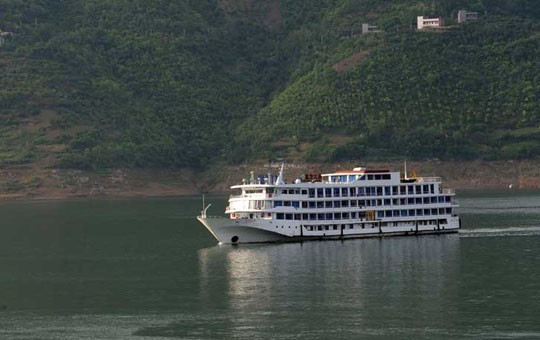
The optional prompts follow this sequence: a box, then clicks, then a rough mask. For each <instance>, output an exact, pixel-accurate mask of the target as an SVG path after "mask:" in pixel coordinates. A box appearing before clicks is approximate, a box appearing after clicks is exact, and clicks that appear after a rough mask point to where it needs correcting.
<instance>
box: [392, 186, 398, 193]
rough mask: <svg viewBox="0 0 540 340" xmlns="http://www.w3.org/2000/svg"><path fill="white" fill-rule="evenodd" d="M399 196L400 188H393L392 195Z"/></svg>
mask: <svg viewBox="0 0 540 340" xmlns="http://www.w3.org/2000/svg"><path fill="white" fill-rule="evenodd" d="M397 194H398V187H397V186H394V187H392V195H397Z"/></svg>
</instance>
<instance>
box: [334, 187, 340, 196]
mask: <svg viewBox="0 0 540 340" xmlns="http://www.w3.org/2000/svg"><path fill="white" fill-rule="evenodd" d="M334 197H339V188H334Z"/></svg>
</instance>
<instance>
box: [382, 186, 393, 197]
mask: <svg viewBox="0 0 540 340" xmlns="http://www.w3.org/2000/svg"><path fill="white" fill-rule="evenodd" d="M391 193H392V188H391V187H384V194H385V195H386V196H390V194H391Z"/></svg>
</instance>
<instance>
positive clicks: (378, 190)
mask: <svg viewBox="0 0 540 340" xmlns="http://www.w3.org/2000/svg"><path fill="white" fill-rule="evenodd" d="M382 193H383V188H382V187H377V196H382Z"/></svg>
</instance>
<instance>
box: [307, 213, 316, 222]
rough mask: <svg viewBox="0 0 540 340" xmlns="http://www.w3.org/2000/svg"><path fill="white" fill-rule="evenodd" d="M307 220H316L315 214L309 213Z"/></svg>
mask: <svg viewBox="0 0 540 340" xmlns="http://www.w3.org/2000/svg"><path fill="white" fill-rule="evenodd" d="M309 220H310V221H316V220H317V214H309Z"/></svg>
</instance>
